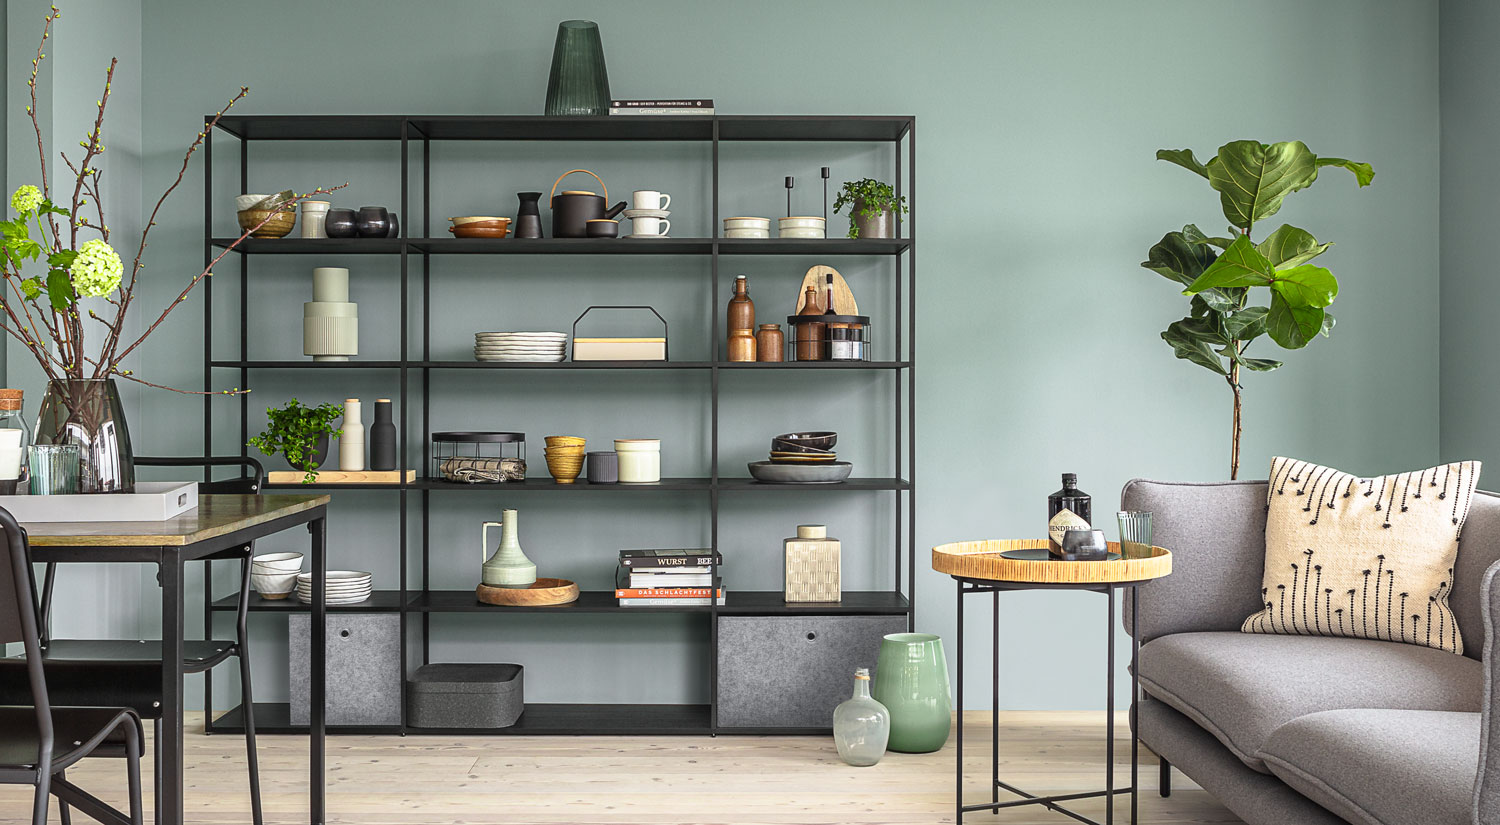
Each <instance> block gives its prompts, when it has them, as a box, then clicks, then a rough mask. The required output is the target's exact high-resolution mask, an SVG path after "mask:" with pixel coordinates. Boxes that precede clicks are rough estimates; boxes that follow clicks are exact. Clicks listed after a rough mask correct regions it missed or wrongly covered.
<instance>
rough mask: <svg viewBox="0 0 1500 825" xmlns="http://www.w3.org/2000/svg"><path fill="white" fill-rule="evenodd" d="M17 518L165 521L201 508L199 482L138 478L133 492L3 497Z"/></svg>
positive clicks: (0, 499) (1, 503) (1, 501)
mask: <svg viewBox="0 0 1500 825" xmlns="http://www.w3.org/2000/svg"><path fill="white" fill-rule="evenodd" d="M0 507H4V508H5V509H7V510H9V511H10V513H11V515H13V516H15V517H16V521H19V522H22V523H23V524H24V523H25V522H28V521H30V522H44V521H166V520H167V519H170V518H172V517H174V516H179V515H182V514H183V513H186V512H187V511H189V510H195V509H197V507H198V482H196V481H137V482H136V483H135V492H134V493H96V494H92V495H71V496H0Z"/></svg>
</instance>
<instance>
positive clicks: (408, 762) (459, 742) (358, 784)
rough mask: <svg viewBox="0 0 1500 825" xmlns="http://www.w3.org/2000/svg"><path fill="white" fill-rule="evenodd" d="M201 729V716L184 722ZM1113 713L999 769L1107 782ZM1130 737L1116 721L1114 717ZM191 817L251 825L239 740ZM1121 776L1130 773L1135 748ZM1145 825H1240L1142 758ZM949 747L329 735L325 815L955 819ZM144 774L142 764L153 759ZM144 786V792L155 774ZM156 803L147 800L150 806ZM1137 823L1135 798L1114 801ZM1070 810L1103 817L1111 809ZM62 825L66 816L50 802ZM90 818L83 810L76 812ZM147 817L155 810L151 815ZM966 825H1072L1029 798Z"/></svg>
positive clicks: (265, 761) (398, 824)
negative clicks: (852, 762) (915, 749)
mask: <svg viewBox="0 0 1500 825" xmlns="http://www.w3.org/2000/svg"><path fill="white" fill-rule="evenodd" d="M989 720H990V717H989V714H986V713H970V714H966V715H965V724H966V725H967V727H966V728H965V731H966V736H965V740H966V747H965V754H964V762H965V769H966V771H967V776H968V780H967V783H966V787H967V790H966V795H967V796H966V801H969V802H978V801H981V800H980V797H981V796H982V795H984V796H987V794H988V790H987V780H988V774H989V761H988V760H989V755H990V748H989ZM190 725H191V726H192V727H190V731H196V730H201V721H198V722H190ZM1103 729H1104V716H1103V714H1097V713H1004V714H1001V745H1000V759H1001V765H1000V775H1001V778H1002V779H1005V780H1007V781H1009V782H1010V783H1011V784H1014V785H1017V786H1019V787H1022V788H1026V789H1027V790H1029V791H1032V792H1033V793H1064V792H1069V791H1078V790H1090V789H1094V788H1102V787H1103V782H1104V769H1103V764H1102V762H1103V755H1104V753H1103V752H1104V748H1103V741H1102V740H1103V733H1104V730H1103ZM1116 730H1117V731H1118V732H1119V733H1120V736H1121V739H1120V742H1121V743H1122V745H1123V744H1124V743H1125V741H1126V740H1125V739H1124V736H1125V733H1124V731H1125V725H1124V717H1123V714H1122V715H1121V717H1120V722H1119V724H1117V726H1116ZM187 748H188V759H187V761H188V764H189V765H190V766H191V767H189V768H188V771H187V808H188V821H189V822H193V823H215V825H227V824H228V823H234V825H242V824H243V823H248V822H249V821H250V816H249V804H250V803H249V797H248V796H247V795H246V790H245V789H246V780H245V769H244V758H245V753H244V744H243V740H242V739H240V738H239V737H236V736H227V735H216V736H211V737H205V736H202V735H199V734H198V733H196V732H190V733H189V735H188V738H187ZM1118 752H1119V754H1120V756H1121V760H1122V761H1121V762H1120V768H1119V772H1118V773H1117V776H1119V777H1120V778H1121V780H1122V784H1123V783H1124V782H1128V781H1129V758H1130V755H1129V754H1130V751H1129V748H1128V747H1120V748H1118ZM260 753H261V777H262V783H263V789H264V796H265V804H266V821H267V822H268V823H276V824H277V825H281V823H306V822H307V821H308V819H307V794H306V790H307V740H306V739H305V738H301V737H292V736H264V737H262V738H261V750H260ZM1141 756H1142V760H1141V761H1142V767H1141V780H1142V781H1141V786H1142V788H1143V792H1142V793H1141V795H1140V813H1141V820H1140V821H1141V822H1144V823H1190V822H1191V823H1221V822H1224V823H1232V822H1238V821H1239V820H1237V819H1235V817H1234V816H1233V815H1231V814H1230V813H1229V812H1228V811H1226V810H1225V809H1224V808H1223V807H1222V806H1220V805H1219V804H1218V803H1217V802H1215V801H1214V800H1213V799H1211V798H1210V797H1209V796H1208V795H1207V794H1206V793H1204V792H1203V791H1201V790H1198V789H1197V788H1196V787H1194V786H1193V785H1192V784H1191V783H1190V782H1188V781H1187V779H1186V778H1185V777H1183V776H1182V775H1181V774H1180V773H1179V774H1176V779H1175V780H1174V788H1173V793H1172V796H1171V798H1169V799H1162V798H1161V797H1159V796H1158V795H1157V793H1156V762H1155V759H1154V758H1153V757H1152V756H1151V755H1150V754H1149V753H1148V752H1146V751H1145V750H1144V749H1143V750H1142V753H1141ZM953 757H954V754H953V743H952V740H951V739H950V740H949V744H948V746H947V747H946V748H944V749H943V750H942V751H941V752H939V753H933V754H923V755H909V754H900V753H890V754H887V755H886V757H885V759H884V760H882V761H881V763H880V764H879V765H876V766H874V767H871V768H851V767H849V766H847V765H845V764H844V763H842V762H840V761H839V758H838V755H837V753H836V752H835V751H834V747H833V742H832V740H831V739H830V738H826V737H739V736H725V737H718V738H708V737H671V738H668V737H660V738H658V737H649V738H640V739H631V738H626V737H506V738H480V737H443V736H407V737H405V738H402V737H389V736H386V737H373V736H338V737H330V738H329V740H328V810H329V819H328V821H329V822H330V823H349V825H385V824H387V823H388V824H389V825H449V824H450V823H451V825H460V823H463V824H464V825H468V824H469V823H474V824H475V825H490V824H491V823H547V824H548V825H553V824H555V823H611V824H613V823H620V824H621V825H623V824H624V823H649V824H650V825H672V823H725V825H755V824H756V823H766V825H773V824H774V825H791V824H792V823H795V824H796V825H821V823H830V824H831V823H878V824H879V825H894V823H902V825H905V824H906V823H928V822H934V823H937V822H949V823H951V822H953V821H954V818H953V790H954V771H953V768H954V766H953ZM148 761H149V760H148ZM147 770H148V771H149V765H148V766H147ZM68 775H69V778H70V779H72V780H73V781H74V782H77V783H79V784H80V785H82V786H83V787H85V788H86V789H88V790H90V791H91V792H94V793H96V794H97V795H99V796H101V797H102V798H104V799H106V800H108V801H110V802H112V803H117V804H118V803H121V802H123V797H124V787H125V782H124V772H123V765H122V764H121V763H120V762H117V761H113V760H90V761H89V763H86V764H85V765H83V766H80V767H79V768H75V769H74V770H73V771H70V772H69V774H68ZM146 787H147V788H148V789H149V788H150V787H151V785H150V782H149V779H148V780H147V784H146ZM150 804H151V803H150V801H149V799H148V800H147V805H148V807H149V805H150ZM30 806H31V791H30V788H29V787H24V786H23V787H17V786H0V823H3V825H12V823H23V822H30V818H29V812H30ZM1116 806H1117V807H1116V809H1115V810H1116V817H1117V818H1116V820H1115V821H1116V822H1119V823H1122V825H1123V823H1126V822H1128V821H1129V797H1125V798H1123V799H1121V800H1120V801H1119V802H1117V803H1116ZM1076 810H1078V811H1079V812H1080V813H1083V814H1085V815H1087V816H1092V817H1094V818H1097V819H1102V815H1103V810H1104V808H1103V802H1102V801H1091V802H1082V803H1078V804H1077V805H1076ZM52 821H53V822H57V821H58V820H57V818H56V813H55V809H54V813H53V819H52ZM74 821H75V822H79V823H83V822H84V821H86V820H85V819H84V818H83V817H77V816H75V818H74ZM147 821H148V822H149V821H150V819H149V816H148V818H147ZM964 821H965V822H970V823H1049V825H1052V824H1055V823H1067V822H1071V821H1072V820H1069V819H1067V818H1066V817H1063V816H1061V815H1059V814H1056V813H1049V812H1047V811H1045V810H1043V809H1041V808H1038V807H1036V806H1031V807H1028V808H1023V809H1019V810H1009V811H1004V812H1002V813H1001V814H1000V815H999V816H994V815H991V814H988V813H971V814H969V815H967V816H965V817H964Z"/></svg>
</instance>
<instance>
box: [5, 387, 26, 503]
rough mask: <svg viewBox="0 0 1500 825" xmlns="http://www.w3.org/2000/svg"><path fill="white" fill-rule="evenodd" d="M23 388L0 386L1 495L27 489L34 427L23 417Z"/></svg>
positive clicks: (13, 493)
mask: <svg viewBox="0 0 1500 825" xmlns="http://www.w3.org/2000/svg"><path fill="white" fill-rule="evenodd" d="M22 396H23V391H22V390H12V389H0V495H7V496H9V495H15V494H16V493H17V492H19V491H20V490H23V489H25V485H24V483H23V482H25V481H26V448H27V447H30V446H31V428H30V427H27V426H26V419H25V418H23V417H22V416H21V400H22Z"/></svg>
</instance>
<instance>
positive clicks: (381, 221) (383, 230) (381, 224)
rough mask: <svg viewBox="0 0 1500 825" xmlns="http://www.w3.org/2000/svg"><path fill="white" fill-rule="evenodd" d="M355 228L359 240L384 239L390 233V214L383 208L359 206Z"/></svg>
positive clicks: (325, 226)
mask: <svg viewBox="0 0 1500 825" xmlns="http://www.w3.org/2000/svg"><path fill="white" fill-rule="evenodd" d="M355 228H356V230H357V231H358V233H359V236H360V237H361V238H384V237H386V236H387V235H389V234H390V231H391V213H390V212H388V211H387V210H386V208H385V207H384V206H361V207H360V208H359V216H358V218H357V219H356V222H355ZM324 231H325V232H326V231H328V230H327V224H326V223H325V224H324Z"/></svg>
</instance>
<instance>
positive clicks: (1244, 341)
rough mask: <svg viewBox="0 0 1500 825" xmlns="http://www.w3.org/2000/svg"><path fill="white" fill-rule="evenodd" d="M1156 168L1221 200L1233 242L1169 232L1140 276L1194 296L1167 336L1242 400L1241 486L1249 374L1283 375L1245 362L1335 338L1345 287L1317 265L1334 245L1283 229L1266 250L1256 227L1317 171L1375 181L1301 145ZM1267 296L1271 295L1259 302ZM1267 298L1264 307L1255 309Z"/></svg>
mask: <svg viewBox="0 0 1500 825" xmlns="http://www.w3.org/2000/svg"><path fill="white" fill-rule="evenodd" d="M1156 158H1157V160H1162V161H1166V162H1167V163H1171V164H1175V165H1177V166H1180V167H1182V168H1184V169H1186V170H1188V171H1190V172H1192V173H1194V174H1196V175H1198V176H1200V177H1202V178H1204V179H1205V180H1207V181H1208V184H1209V186H1210V187H1211V188H1213V189H1214V190H1215V191H1216V192H1218V193H1219V205H1220V207H1221V208H1222V209H1223V212H1224V218H1225V219H1226V220H1228V221H1229V224H1230V227H1229V233H1230V234H1229V236H1224V237H1211V236H1209V235H1207V234H1205V233H1204V232H1203V231H1202V230H1200V229H1199V228H1198V227H1197V226H1194V225H1192V224H1189V225H1187V226H1184V227H1183V228H1182V230H1181V231H1178V232H1168V233H1167V234H1166V235H1164V236H1162V239H1161V240H1160V241H1158V242H1157V243H1156V245H1155V246H1153V247H1151V249H1150V251H1148V252H1147V253H1146V260H1145V261H1143V262H1142V263H1141V266H1142V267H1144V268H1146V269H1149V270H1151V271H1153V272H1156V273H1157V274H1159V275H1161V276H1163V277H1165V278H1167V279H1169V280H1171V281H1174V282H1176V283H1177V284H1179V285H1180V286H1181V287H1182V294H1183V295H1186V296H1189V297H1190V301H1189V314H1188V316H1187V317H1185V318H1183V319H1182V320H1180V321H1174V322H1173V323H1171V324H1170V325H1168V326H1167V329H1166V330H1165V331H1163V332H1162V333H1161V337H1162V340H1163V341H1165V342H1166V343H1167V344H1168V345H1169V346H1170V347H1171V348H1172V354H1173V355H1175V356H1177V357H1178V358H1181V359H1183V360H1185V361H1189V362H1191V363H1194V364H1197V365H1198V366H1200V367H1203V368H1204V369H1207V370H1210V371H1212V372H1213V373H1215V374H1217V375H1219V376H1221V377H1222V378H1223V379H1224V380H1225V382H1226V383H1227V384H1228V385H1229V388H1230V391H1231V392H1232V394H1233V398H1234V411H1233V421H1232V433H1231V439H1230V457H1229V477H1230V478H1231V479H1233V478H1237V477H1238V475H1239V465H1240V433H1241V429H1242V428H1241V409H1242V404H1241V401H1242V397H1241V393H1242V390H1243V387H1242V385H1241V383H1240V375H1241V370H1250V371H1252V372H1269V371H1271V370H1274V369H1277V368H1278V367H1280V366H1281V365H1282V362H1281V361H1279V360H1275V359H1271V358H1252V357H1249V356H1247V355H1246V350H1248V349H1249V347H1250V345H1251V344H1252V343H1254V342H1255V341H1256V340H1258V339H1260V338H1261V337H1262V336H1264V337H1267V338H1269V339H1270V340H1271V341H1272V342H1273V343H1274V344H1276V345H1277V346H1279V347H1281V348H1282V349H1289V350H1295V349H1301V348H1303V347H1305V346H1307V345H1308V344H1309V343H1310V342H1311V341H1312V340H1313V339H1314V338H1316V337H1317V336H1319V335H1323V336H1325V337H1326V336H1328V335H1329V334H1330V333H1331V332H1332V331H1333V326H1334V319H1333V315H1332V314H1330V313H1329V312H1328V307H1329V305H1331V304H1332V303H1333V301H1334V299H1335V298H1337V297H1338V294H1339V283H1338V279H1337V278H1335V277H1334V275H1333V273H1332V272H1330V271H1329V270H1327V269H1325V268H1323V267H1321V266H1315V265H1313V264H1311V263H1309V262H1310V261H1312V260H1313V259H1314V258H1316V257H1318V256H1319V255H1322V254H1323V253H1324V252H1327V251H1328V249H1329V247H1331V246H1333V244H1332V243H1326V242H1320V241H1318V239H1317V238H1315V237H1313V235H1312V233H1310V232H1308V231H1307V230H1305V229H1301V228H1299V227H1295V226H1292V225H1291V224H1282V225H1281V226H1280V227H1278V228H1277V229H1276V230H1275V231H1273V232H1271V233H1270V234H1269V235H1267V236H1266V237H1265V238H1263V239H1262V240H1261V241H1260V242H1259V243H1256V242H1254V241H1253V240H1252V237H1251V234H1252V232H1253V230H1254V228H1255V224H1256V223H1258V222H1260V221H1261V220H1264V219H1265V218H1269V217H1271V216H1273V215H1275V214H1276V213H1277V212H1278V211H1280V209H1281V205H1282V203H1283V202H1284V201H1285V200H1286V197H1287V196H1288V195H1290V194H1292V193H1293V192H1298V191H1300V190H1303V189H1306V188H1307V187H1309V186H1312V185H1313V183H1314V182H1316V181H1317V179H1318V170H1319V169H1323V168H1327V167H1335V168H1340V169H1345V170H1348V171H1349V172H1350V173H1352V174H1353V175H1354V177H1355V181H1356V183H1357V184H1358V185H1359V186H1367V185H1369V184H1370V183H1371V181H1372V180H1374V177H1375V170H1374V169H1373V168H1372V167H1371V166H1370V164H1368V163H1361V162H1356V161H1351V160H1346V159H1344V158H1333V157H1321V158H1320V157H1318V156H1317V155H1314V154H1313V153H1312V152H1311V151H1310V150H1309V149H1308V148H1307V145H1306V144H1304V143H1302V142H1301V141H1287V142H1283V143H1272V144H1265V143H1259V142H1257V141H1253V140H1238V141H1234V142H1231V143H1226V144H1225V145H1223V146H1221V147H1219V150H1218V152H1217V153H1216V154H1215V155H1214V156H1213V157H1211V158H1209V159H1208V161H1207V162H1206V163H1205V162H1200V161H1199V160H1198V158H1197V157H1196V156H1194V154H1193V151H1192V150H1191V149H1161V150H1159V151H1157V153H1156ZM1260 287H1264V288H1265V289H1266V292H1265V293H1260V292H1258V288H1260ZM1258 295H1264V296H1265V297H1266V300H1267V302H1266V303H1265V304H1263V305H1262V304H1258V303H1252V300H1251V299H1252V297H1253V296H1258Z"/></svg>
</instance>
